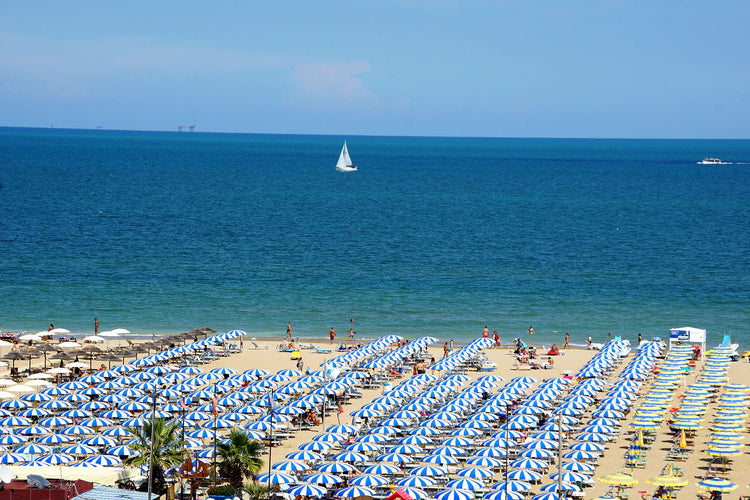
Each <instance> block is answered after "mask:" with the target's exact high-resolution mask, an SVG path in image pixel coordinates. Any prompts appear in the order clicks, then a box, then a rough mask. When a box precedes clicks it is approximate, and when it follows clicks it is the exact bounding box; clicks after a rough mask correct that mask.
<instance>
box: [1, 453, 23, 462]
mask: <svg viewBox="0 0 750 500" xmlns="http://www.w3.org/2000/svg"><path fill="white" fill-rule="evenodd" d="M26 460H27V459H26V457H25V456H23V455H21V454H20V453H2V454H0V464H8V465H10V464H17V463H21V462H26Z"/></svg>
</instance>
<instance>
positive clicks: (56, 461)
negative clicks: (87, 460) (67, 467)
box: [34, 453, 75, 465]
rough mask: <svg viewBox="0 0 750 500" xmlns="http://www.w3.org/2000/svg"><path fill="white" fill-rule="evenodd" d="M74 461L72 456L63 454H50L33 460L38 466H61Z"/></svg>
mask: <svg viewBox="0 0 750 500" xmlns="http://www.w3.org/2000/svg"><path fill="white" fill-rule="evenodd" d="M73 460H75V459H74V458H73V456H72V455H67V454H65V453H50V454H49V455H42V456H41V457H39V458H37V459H36V460H34V463H35V464H38V465H61V464H67V463H70V462H72V461H73Z"/></svg>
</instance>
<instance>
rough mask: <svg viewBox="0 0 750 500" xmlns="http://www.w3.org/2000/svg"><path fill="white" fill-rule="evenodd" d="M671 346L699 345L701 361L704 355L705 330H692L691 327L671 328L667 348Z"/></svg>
mask: <svg viewBox="0 0 750 500" xmlns="http://www.w3.org/2000/svg"><path fill="white" fill-rule="evenodd" d="M673 344H700V346H701V360H702V359H703V357H704V356H705V355H706V330H701V329H700V328H693V327H692V326H683V327H682V328H672V329H670V330H669V348H670V349H671V348H672V345H673Z"/></svg>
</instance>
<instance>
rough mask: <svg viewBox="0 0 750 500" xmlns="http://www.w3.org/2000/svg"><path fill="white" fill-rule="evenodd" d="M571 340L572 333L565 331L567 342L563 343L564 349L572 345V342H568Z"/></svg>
mask: <svg viewBox="0 0 750 500" xmlns="http://www.w3.org/2000/svg"><path fill="white" fill-rule="evenodd" d="M569 340H570V334H569V333H568V332H565V344H564V345H563V349H566V348H568V347H570V344H569V343H568V341H569Z"/></svg>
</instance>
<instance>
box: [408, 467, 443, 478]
mask: <svg viewBox="0 0 750 500" xmlns="http://www.w3.org/2000/svg"><path fill="white" fill-rule="evenodd" d="M409 474H411V475H412V476H430V477H436V476H446V475H448V471H447V470H446V469H445V468H444V467H436V466H434V465H423V466H420V467H415V468H413V469H412V470H411V471H409Z"/></svg>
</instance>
